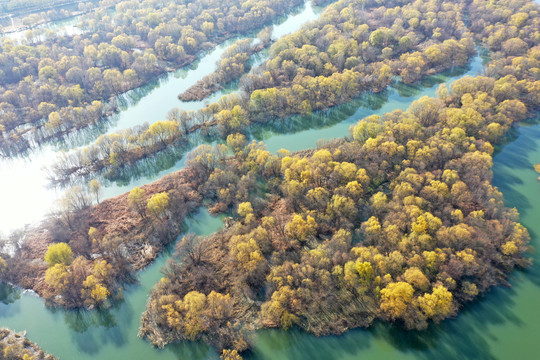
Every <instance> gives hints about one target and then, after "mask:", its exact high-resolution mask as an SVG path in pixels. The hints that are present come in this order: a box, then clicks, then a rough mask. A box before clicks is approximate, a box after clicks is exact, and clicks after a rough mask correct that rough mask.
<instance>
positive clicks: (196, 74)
mask: <svg viewBox="0 0 540 360" xmlns="http://www.w3.org/2000/svg"><path fill="white" fill-rule="evenodd" d="M320 12H321V9H320V8H316V7H312V6H311V3H309V2H308V3H306V5H305V6H304V7H303V8H301V10H300V11H299V12H295V13H291V14H290V15H289V16H287V17H283V18H282V19H279V20H278V23H276V25H275V26H274V31H275V32H281V33H283V34H285V33H287V32H291V31H294V30H296V29H297V28H298V27H299V26H301V25H302V24H303V23H305V22H307V21H310V20H313V19H315V18H317V16H318V14H320ZM287 19H293V20H294V21H290V22H287V21H286V20H287ZM284 20H285V21H284ZM280 22H282V23H280ZM255 36H256V33H255V32H254V33H253V34H250V35H248V37H255ZM237 39H238V38H234V39H230V40H228V41H226V42H225V43H223V44H221V45H219V46H217V47H216V48H215V49H213V50H210V51H209V52H207V53H206V54H203V56H202V58H201V59H200V60H198V61H196V62H195V63H193V64H191V65H190V66H188V67H186V68H182V69H179V70H178V71H176V72H173V73H169V74H166V75H164V76H162V77H160V78H158V79H156V80H155V81H153V82H151V83H149V84H147V85H145V86H142V87H140V88H137V89H134V90H131V91H129V92H127V93H126V94H124V95H122V96H120V97H119V98H118V102H119V103H120V105H121V106H122V107H124V110H123V111H121V112H119V113H118V114H115V115H114V116H112V117H111V118H110V119H108V121H104V122H101V123H99V124H96V125H94V126H91V127H88V128H86V129H84V130H82V131H78V132H74V133H72V134H70V135H69V136H68V137H67V139H63V140H55V141H52V142H51V143H49V144H46V145H44V146H42V147H41V148H39V149H36V150H33V151H30V152H29V153H28V154H26V156H24V157H14V158H11V159H1V160H0V198H2V201H3V203H4V204H10V205H9V206H0V219H2V221H0V231H3V232H4V233H7V232H10V231H13V230H15V229H17V228H20V227H22V226H24V225H25V224H31V223H36V222H38V221H40V220H41V219H42V218H43V217H44V215H45V214H46V213H47V212H48V211H50V210H51V208H52V207H53V206H54V204H55V201H56V200H57V199H58V198H59V197H60V196H61V194H62V191H61V190H59V189H51V188H49V186H48V180H47V173H46V171H45V170H44V168H46V167H48V166H50V165H51V164H52V162H54V161H55V160H56V158H57V154H58V152H59V151H67V150H70V149H71V148H73V147H80V146H85V145H88V144H89V143H91V142H93V141H95V139H97V137H99V135H101V134H103V133H112V132H114V131H118V130H121V129H126V128H130V127H134V126H137V125H142V124H144V123H153V122H155V121H159V120H163V119H165V117H166V115H167V113H168V111H169V110H171V109H172V108H174V107H180V108H181V109H183V110H197V109H200V108H202V107H204V106H205V105H206V104H208V103H210V102H215V101H217V100H218V99H219V98H220V97H221V96H223V95H225V94H228V93H230V92H233V91H236V90H237V83H235V84H231V86H229V87H226V88H225V89H223V90H221V91H220V92H217V93H215V94H214V95H212V96H211V97H209V98H207V99H204V100H203V101H193V102H181V101H180V100H178V99H177V95H178V94H179V93H180V92H182V91H184V90H185V89H187V88H189V87H190V86H192V85H193V84H195V83H196V82H197V81H198V80H200V79H202V78H203V77H204V76H205V75H207V74H209V73H211V72H212V71H213V70H214V69H215V68H216V61H218V60H219V58H220V56H221V54H222V53H223V52H224V51H225V50H226V48H227V47H228V46H230V45H231V44H232V43H233V42H234V41H236V40H237ZM254 59H255V60H254V61H255V62H256V63H259V62H262V61H263V60H264V58H254ZM158 157H159V159H161V160H149V161H148V162H147V163H148V164H149V165H150V164H151V162H152V161H153V162H155V163H156V166H157V168H156V169H155V170H153V171H152V170H151V169H150V168H149V167H146V170H144V171H138V170H137V171H136V172H134V173H133V174H132V175H129V174H128V173H127V172H126V173H125V174H122V179H123V180H122V181H120V182H119V183H110V182H107V181H104V184H103V185H104V188H103V198H109V197H113V196H116V195H120V194H122V193H124V192H126V191H129V190H131V189H132V188H133V187H134V186H141V185H144V184H146V183H148V182H151V181H154V180H156V179H157V177H156V176H157V175H160V176H162V175H164V174H165V173H166V172H164V171H165V169H169V171H173V170H175V169H178V168H179V166H182V164H183V161H182V160H181V159H182V157H181V155H179V154H178V151H171V152H168V153H165V154H164V155H159V156H158ZM167 158H168V160H165V159H167ZM179 159H180V161H179ZM144 164H145V163H144V162H143V163H142V165H141V166H139V167H138V168H140V169H142V168H144V167H145V166H144ZM171 164H174V166H173V167H172V168H171ZM138 174H140V176H141V177H137V176H139V175H138ZM128 179H132V180H130V182H129V183H128V182H127V181H128ZM8 189H9V190H8Z"/></svg>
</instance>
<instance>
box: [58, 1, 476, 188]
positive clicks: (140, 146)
mask: <svg viewBox="0 0 540 360" xmlns="http://www.w3.org/2000/svg"><path fill="white" fill-rule="evenodd" d="M463 13H464V3H463V2H457V3H456V2H450V1H442V0H432V1H429V2H424V1H388V2H384V4H381V3H380V2H377V1H374V0H370V1H365V2H360V1H353V0H342V1H339V2H337V3H335V4H333V5H330V6H329V7H328V8H327V9H326V10H325V11H324V13H323V14H322V15H321V18H320V19H319V20H318V21H315V22H313V23H311V24H310V25H308V26H307V27H306V28H305V29H304V30H301V31H298V32H296V33H293V34H291V35H288V36H286V37H284V38H283V39H280V40H279V41H277V42H276V43H275V44H274V45H273V46H272V48H271V51H270V52H271V54H270V59H269V60H268V61H267V63H266V64H265V65H263V66H262V67H261V68H259V69H257V71H254V72H253V73H249V74H247V75H246V76H244V77H243V78H242V80H241V81H240V84H241V88H242V91H240V93H238V94H232V95H230V96H227V97H224V98H222V99H221V100H220V101H218V102H216V103H213V104H210V105H209V106H208V107H206V108H205V109H202V110H200V111H197V112H185V111H181V110H174V111H172V112H171V114H170V117H169V119H168V122H167V124H166V125H167V131H166V133H165V134H164V136H165V137H166V139H167V142H168V143H169V144H173V145H174V144H178V143H179V142H181V141H182V140H183V139H184V138H185V137H186V133H191V132H193V131H196V130H199V129H201V128H202V129H204V130H205V132H210V133H211V134H213V135H217V136H222V137H226V136H227V135H228V134H231V133H235V132H243V133H247V132H248V131H249V128H250V125H251V124H253V123H255V122H267V121H269V120H272V119H275V118H285V117H287V116H288V115H291V114H307V113H311V112H312V111H315V110H320V109H326V108H328V107H330V106H334V105H337V104H341V103H344V102H346V101H349V100H351V99H353V98H355V97H357V96H358V95H359V94H360V93H362V92H363V91H374V92H379V91H382V90H384V89H385V88H386V87H387V86H388V85H389V84H390V83H391V82H392V81H393V78H394V77H395V76H399V78H400V79H401V81H403V82H405V83H411V82H415V81H418V80H419V79H421V78H422V77H424V76H426V75H429V74H433V73H436V72H440V71H443V70H445V69H450V68H452V67H455V66H459V65H464V64H466V63H467V61H468V59H469V57H470V56H471V55H472V54H473V53H474V51H475V50H474V42H473V39H472V34H470V33H469V32H468V30H467V28H466V27H465V24H464V22H463V19H462V14H463ZM244 57H245V56H244ZM232 59H233V60H234V58H232ZM225 65H227V63H226V64H225ZM229 72H230V71H229ZM224 74H225V73H224ZM147 133H148V132H147V129H146V128H140V129H130V130H128V131H127V132H123V133H118V134H114V135H110V136H108V135H106V136H103V137H102V138H101V139H100V142H101V144H100V145H98V144H93V145H91V146H90V147H88V148H84V149H81V150H79V151H77V152H74V153H70V154H69V155H68V156H62V157H61V158H60V159H59V160H58V162H57V164H56V165H55V166H54V169H53V173H54V174H55V176H54V177H55V179H56V180H57V181H67V180H69V179H70V177H72V176H74V175H81V174H82V175H85V174H90V173H92V172H95V171H100V170H104V169H105V170H111V172H113V173H114V171H115V170H116V169H118V168H119V167H122V166H124V165H126V164H130V163H132V161H133V160H137V159H140V158H142V157H146V156H149V155H152V154H155V152H156V151H161V150H162V149H163V148H164V147H165V144H162V145H163V146H155V145H153V144H152V143H148V142H147V139H148V138H147V136H146V134H147ZM115 138H121V141H119V144H122V146H115V145H114V144H115V143H114V141H115ZM107 144H108V145H107ZM117 148H120V152H121V154H119V158H120V159H124V161H122V160H120V161H109V158H110V154H111V153H114V154H117V153H118V151H116V149H117Z"/></svg>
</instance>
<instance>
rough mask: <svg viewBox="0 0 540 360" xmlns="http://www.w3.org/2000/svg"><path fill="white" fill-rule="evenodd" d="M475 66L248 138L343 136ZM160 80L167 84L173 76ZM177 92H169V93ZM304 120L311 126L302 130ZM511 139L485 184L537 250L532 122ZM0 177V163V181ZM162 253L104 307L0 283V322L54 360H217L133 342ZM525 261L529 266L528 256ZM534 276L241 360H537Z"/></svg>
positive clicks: (197, 351)
mask: <svg viewBox="0 0 540 360" xmlns="http://www.w3.org/2000/svg"><path fill="white" fill-rule="evenodd" d="M480 70H481V60H480V58H479V57H475V58H474V59H473V61H472V63H471V66H470V67H469V69H467V70H466V72H465V73H460V74H451V75H450V76H444V75H438V76H435V77H431V78H430V79H429V80H428V81H426V82H425V83H424V85H423V86H421V85H420V86H414V87H399V88H398V89H395V88H394V89H390V90H388V91H386V92H384V93H382V94H378V95H373V94H368V95H365V96H362V97H361V98H360V99H359V100H356V101H353V102H351V103H349V104H345V105H343V106H340V107H336V108H334V109H332V110H329V111H327V112H323V113H320V114H316V115H313V116H310V117H296V118H293V119H291V121H288V122H286V123H284V124H278V123H276V124H275V126H274V129H272V130H264V129H263V130H260V131H258V132H256V137H258V138H260V139H264V141H265V143H266V144H267V146H268V148H269V149H270V150H271V151H276V150H278V149H279V148H282V147H284V148H288V149H290V150H293V151H294V150H301V149H305V148H309V147H312V146H314V145H315V144H316V141H317V140H318V139H320V138H332V137H338V136H343V135H346V134H347V131H348V127H349V126H350V125H351V124H353V123H355V122H356V121H357V120H358V119H359V118H361V117H363V116H366V115H370V114H374V113H378V114H380V113H384V112H388V111H392V110H393V109H396V108H407V107H408V106H409V105H410V103H411V102H412V101H413V100H414V99H416V98H418V97H420V96H424V95H434V92H435V89H436V87H437V84H438V83H439V82H441V81H447V82H450V81H452V80H454V79H456V78H459V77H461V76H463V75H467V74H468V75H477V74H478V73H479V71H480ZM168 81H175V80H174V77H173V79H169V80H168ZM157 90H158V88H156V90H155V91H157ZM177 93H178V91H176V92H174V93H173V94H169V95H170V96H171V95H172V96H176V94H177ZM158 105H159V104H158ZM134 106H136V104H135V105H134ZM156 107H157V106H156ZM157 120H158V119H157ZM149 121H151V119H149ZM313 124H315V125H316V126H317V128H316V129H307V128H308V125H313ZM128 126H130V125H129V124H128ZM291 132H292V133H291ZM512 135H513V136H511V137H510V138H509V140H508V143H507V144H505V146H504V147H502V148H501V149H499V152H498V153H497V154H496V156H495V157H494V163H495V164H494V183H495V185H496V186H498V187H499V188H500V190H501V191H502V192H503V194H504V196H505V202H506V204H507V205H508V206H515V207H517V208H518V210H519V211H520V213H521V221H522V223H523V224H524V225H525V226H526V227H527V228H528V229H529V231H530V233H531V235H532V245H533V246H535V247H536V246H538V245H539V244H538V240H537V235H538V234H540V222H539V221H538V214H540V201H538V200H537V199H540V183H539V182H538V180H537V176H538V175H537V174H536V173H535V172H534V170H533V164H535V163H537V162H540V125H538V124H535V123H533V124H523V125H522V126H521V127H520V128H518V129H516V130H514V131H513V134H512ZM182 162H183V161H182V160H180V161H178V162H177V163H176V164H175V166H174V167H173V168H170V169H168V170H163V171H162V172H157V173H156V174H153V175H152V176H151V178H158V177H160V176H162V175H163V174H164V173H166V172H170V171H172V170H173V169H175V168H180V167H181V166H182ZM30 165H31V164H29V166H30ZM2 174H3V171H2V168H1V163H0V177H1V176H2ZM35 176H37V174H36V175H35ZM151 178H140V179H138V180H136V181H134V182H131V183H129V184H127V185H125V186H118V189H119V191H125V190H123V189H126V188H127V187H129V188H131V187H132V186H134V184H135V183H136V182H137V181H140V182H142V183H146V182H148V181H151ZM1 181H2V180H0V184H2V186H3V183H2V182H1ZM4 181H5V180H4ZM16 185H17V184H16V181H15V182H14V186H16ZM115 186H116V185H113V186H111V187H110V189H112V188H114V187H115ZM129 188H127V189H126V190H129ZM36 201H37V200H36ZM8 204H9V203H8ZM10 206H11V205H10ZM26 206H28V204H27V205H26ZM4 207H6V206H2V208H4ZM21 207H22V208H24V206H21ZM27 211H28V208H27ZM0 218H1V217H0ZM2 223H4V221H2ZM188 227H189V229H190V231H194V232H196V233H199V234H209V233H212V232H213V231H215V230H217V229H219V228H220V227H221V221H220V219H219V218H215V217H212V216H210V215H209V214H208V213H207V212H206V211H204V210H201V211H200V212H199V213H198V214H197V215H195V216H194V217H192V218H191V219H190V220H188ZM169 255H170V254H167V253H165V254H163V255H162V256H160V257H159V258H158V260H157V261H156V262H154V263H153V264H152V265H150V266H149V267H148V268H147V269H146V270H145V271H143V272H141V273H140V277H139V278H140V284H138V285H130V286H127V287H126V290H125V300H123V301H120V302H118V303H117V304H115V306H113V307H112V308H111V309H108V310H102V311H84V310H83V311H66V310H62V309H56V310H54V309H49V308H47V307H45V306H44V303H43V301H42V300H41V299H40V298H38V297H36V296H34V295H32V294H31V293H22V294H21V293H19V292H18V290H16V289H12V288H10V287H8V286H4V287H3V289H0V299H2V300H3V301H4V302H3V303H0V326H7V327H10V328H12V329H14V330H17V331H20V330H27V334H28V337H29V338H30V339H31V340H32V341H35V342H37V343H38V344H39V345H40V346H41V347H42V348H43V349H44V350H46V351H49V352H51V353H53V354H55V355H56V356H58V357H59V358H60V359H63V360H67V359H105V360H107V359H111V360H112V359H150V358H159V359H206V358H217V355H216V354H215V352H213V351H212V349H209V348H208V347H207V346H206V345H204V344H201V343H182V344H177V345H173V346H168V347H166V348H165V349H164V350H157V349H154V348H152V347H151V346H150V344H149V343H148V342H146V341H143V340H140V339H138V338H137V337H136V334H137V329H138V326H139V318H140V315H141V313H142V312H143V311H144V309H145V304H146V301H147V296H148V292H149V291H150V289H151V288H152V286H153V285H154V284H155V283H156V282H157V281H159V278H160V277H161V275H160V272H159V270H160V268H161V267H162V266H164V264H165V262H166V259H167V257H168V256H169ZM533 257H534V260H536V261H535V263H538V260H539V259H538V255H536V254H534V255H533ZM539 279H540V269H539V267H538V265H534V266H533V267H532V268H531V269H529V270H527V271H515V272H513V273H512V276H511V283H512V285H513V286H512V288H503V287H498V288H495V289H493V290H492V291H491V292H490V293H489V294H487V295H486V296H485V298H483V299H480V300H479V301H476V302H475V303H473V304H469V305H468V306H466V307H465V309H463V310H462V311H461V313H460V314H459V316H458V317H457V318H456V319H452V320H447V321H445V322H443V323H442V324H439V325H432V326H430V327H429V329H428V330H426V331H423V332H405V331H403V330H400V329H399V328H395V327H393V326H390V325H387V324H383V323H377V324H375V325H374V326H373V327H371V328H370V329H367V330H353V331H350V332H348V333H346V334H344V335H342V336H329V337H322V338H316V337H313V336H311V335H309V334H306V333H304V332H301V331H298V330H292V331H281V330H263V331H259V332H258V334H257V338H256V344H255V347H254V349H253V352H252V353H251V354H249V355H248V356H247V358H251V359H283V360H285V359H306V360H307V359H359V358H369V359H418V358H420V359H433V358H437V359H510V358H513V357H516V358H519V359H537V358H538V353H539V351H540V342H539V341H538V334H539V333H540V311H538V305H537V304H538V301H537V299H539V298H540V286H539V285H540V283H539V281H540V280H539Z"/></svg>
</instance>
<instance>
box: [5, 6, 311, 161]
mask: <svg viewBox="0 0 540 360" xmlns="http://www.w3.org/2000/svg"><path fill="white" fill-rule="evenodd" d="M301 3H302V1H301V0H293V1H284V0H283V1H269V0H260V1H251V2H242V1H239V0H235V1H227V2H223V1H215V0H198V1H179V2H174V3H170V4H167V5H166V6H165V5H163V4H162V3H159V2H158V3H156V2H155V1H149V0H147V1H142V2H139V1H124V2H120V3H118V4H117V5H116V12H115V15H113V16H110V15H107V12H106V11H105V10H101V11H96V12H95V13H94V14H93V15H92V16H88V17H87V18H85V20H84V21H83V23H82V29H83V30H84V33H83V34H82V35H77V36H73V37H56V36H52V37H49V38H48V39H47V40H46V41H44V42H32V40H31V41H30V42H29V43H26V44H16V43H14V42H13V41H11V40H9V39H3V40H2V42H1V43H0V84H1V86H0V94H1V95H0V112H1V113H2V117H1V118H0V150H1V151H2V152H4V153H9V152H10V151H12V152H16V151H20V150H22V149H24V148H26V147H28V146H29V145H30V144H29V141H32V140H34V141H37V142H40V141H43V140H45V139H48V138H51V137H56V136H59V135H62V134H63V133H65V132H67V131H69V130H71V129H77V128H81V127H84V126H87V125H88V124H91V123H93V122H95V121H97V120H99V119H101V117H102V116H103V115H104V114H106V113H108V112H110V111H111V110H113V109H114V102H113V103H109V100H110V99H111V97H112V96H114V95H116V94H120V93H122V92H125V91H126V90H128V89H132V88H134V87H137V86H140V85H141V84H144V83H146V82H148V81H149V80H151V79H154V78H155V77H156V75H158V74H160V73H163V72H165V71H167V70H170V69H171V68H177V67H180V66H182V65H185V64H187V63H189V62H191V61H193V60H194V59H195V56H194V55H195V54H197V53H198V52H200V51H201V50H204V49H208V48H211V47H212V46H214V45H215V43H216V42H220V41H223V40H224V39H226V38H229V37H231V36H233V35H235V34H240V33H245V32H248V31H251V30H255V29H258V28H260V27H261V26H263V25H264V24H268V23H270V22H271V21H272V20H273V19H274V18H275V17H276V16H278V15H281V14H284V13H285V12H287V11H288V10H290V9H291V8H292V7H294V6H297V5H299V4H301ZM111 107H112V108H111ZM23 125H25V126H23ZM29 132H30V134H29ZM23 134H25V135H24V136H23Z"/></svg>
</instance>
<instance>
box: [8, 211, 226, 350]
mask: <svg viewBox="0 0 540 360" xmlns="http://www.w3.org/2000/svg"><path fill="white" fill-rule="evenodd" d="M222 226H223V222H222V217H214V216H211V215H210V214H209V213H208V211H206V210H205V209H201V210H200V211H199V212H198V213H196V214H195V215H193V216H192V217H190V218H188V219H187V220H186V231H189V232H194V233H196V234H198V235H208V234H211V233H213V232H215V231H217V230H219V229H220V228H222ZM168 251H169V252H167V251H165V252H164V253H163V254H162V255H161V256H160V257H159V258H158V259H157V260H156V261H155V262H154V263H153V264H151V265H150V266H149V267H148V268H147V269H146V270H145V271H143V272H141V273H140V276H139V281H140V283H139V284H137V285H128V286H126V288H125V290H124V300H121V301H117V302H116V303H115V304H113V306H112V307H111V308H109V309H102V310H94V311H87V310H64V309H51V308H47V307H45V305H44V303H43V300H42V299H40V298H38V297H37V296H34V295H31V294H26V293H23V294H20V292H17V293H16V294H19V295H8V296H6V297H2V294H3V292H2V291H3V290H2V288H0V326H6V327H9V328H11V329H13V330H16V331H22V330H26V331H27V334H28V337H29V338H30V339H31V340H32V341H35V342H36V343H38V344H39V345H40V346H41V347H42V348H43V349H45V350H46V351H47V352H51V353H53V354H54V355H55V356H58V357H59V358H60V359H77V360H86V359H105V360H107V359H110V360H116V359H134V360H135V359H140V360H146V359H154V358H157V357H159V359H170V360H172V359H200V360H203V359H208V358H214V359H218V356H217V354H215V352H214V351H213V350H212V349H210V348H209V347H208V346H207V345H205V344H204V343H182V344H177V345H174V346H170V347H167V348H166V349H164V350H158V349H155V348H153V347H152V346H151V345H150V344H149V343H148V342H146V341H144V340H141V339H139V338H138V337H137V332H138V328H139V319H140V315H141V314H142V312H143V311H144V310H145V306H146V301H147V299H148V293H149V292H150V290H151V289H152V287H153V285H154V284H155V283H156V282H158V281H159V279H160V278H161V276H162V274H161V272H160V270H161V268H162V267H163V266H165V263H166V260H167V259H168V258H169V257H170V256H171V253H170V251H172V249H169V250H168ZM12 289H13V288H12ZM13 290H15V291H17V290H16V289H13ZM16 296H20V299H19V300H18V301H15V302H13V301H4V300H3V299H4V298H5V299H10V298H15V297H16ZM7 303H9V304H7Z"/></svg>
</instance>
